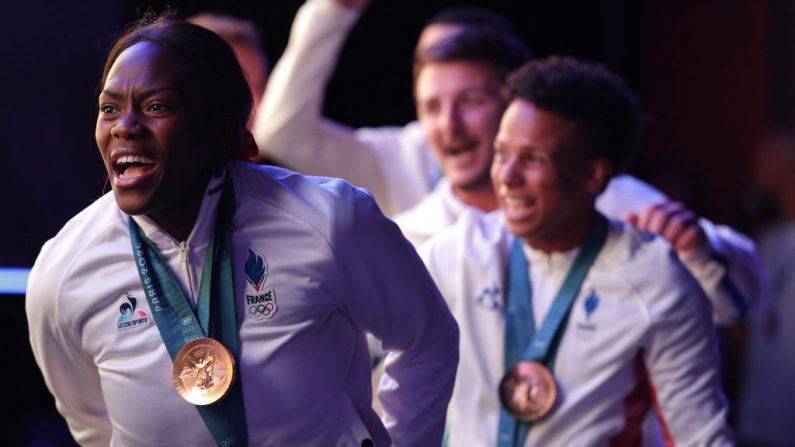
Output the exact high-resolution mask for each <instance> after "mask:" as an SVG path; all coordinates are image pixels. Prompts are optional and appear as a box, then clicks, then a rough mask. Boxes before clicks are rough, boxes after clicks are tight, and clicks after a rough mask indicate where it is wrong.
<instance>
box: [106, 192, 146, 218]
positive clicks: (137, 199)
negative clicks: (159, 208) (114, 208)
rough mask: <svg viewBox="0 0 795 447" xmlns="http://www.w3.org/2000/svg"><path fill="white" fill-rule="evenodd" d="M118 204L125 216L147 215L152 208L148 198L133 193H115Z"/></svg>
mask: <svg viewBox="0 0 795 447" xmlns="http://www.w3.org/2000/svg"><path fill="white" fill-rule="evenodd" d="M114 193H115V197H116V204H117V205H118V206H119V209H121V210H122V211H123V212H124V213H125V214H129V215H131V216H138V215H141V214H146V213H147V212H148V210H149V209H150V208H151V206H150V200H149V197H148V196H146V197H145V196H142V195H141V194H136V193H132V192H129V191H114Z"/></svg>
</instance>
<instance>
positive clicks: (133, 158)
mask: <svg viewBox="0 0 795 447" xmlns="http://www.w3.org/2000/svg"><path fill="white" fill-rule="evenodd" d="M116 163H117V164H122V163H143V164H154V163H155V161H154V160H152V159H151V158H148V157H144V156H142V155H122V156H121V157H119V159H118V160H116Z"/></svg>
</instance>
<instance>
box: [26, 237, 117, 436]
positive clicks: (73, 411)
mask: <svg viewBox="0 0 795 447" xmlns="http://www.w3.org/2000/svg"><path fill="white" fill-rule="evenodd" d="M47 248H48V247H47V246H46V245H45V249H44V250H43V251H42V252H44V251H46V249H47ZM56 264H58V265H56ZM63 267H64V266H63V265H61V264H59V263H47V262H46V261H45V260H44V259H42V256H40V257H39V260H38V261H37V262H36V265H34V267H33V270H32V271H31V273H30V278H29V280H28V288H27V296H26V301H25V311H26V313H27V319H28V327H29V331H30V344H31V348H32V349H33V356H34V358H35V359H36V362H37V363H38V365H39V368H40V369H41V373H42V375H43V376H44V382H45V384H46V385H47V388H48V389H49V390H50V393H52V395H53V396H54V397H55V405H56V407H57V409H58V412H59V413H61V415H62V416H63V417H64V418H65V419H66V422H67V424H68V426H69V430H70V431H71V433H72V436H74V438H75V441H77V443H78V444H80V445H81V446H108V445H109V444H110V440H111V429H110V427H111V423H110V419H109V417H108V412H107V409H106V407H105V401H104V398H103V396H102V389H101V385H100V380H99V373H98V371H97V368H96V366H95V365H94V362H93V361H92V360H91V358H89V357H88V356H87V355H86V353H85V352H84V351H83V350H82V348H81V343H80V340H79V337H78V336H77V334H75V333H74V332H73V331H72V329H73V326H74V325H70V324H65V323H64V322H63V321H62V319H61V316H62V313H61V311H62V309H61V306H60V303H61V301H60V298H61V296H60V290H59V289H60V288H59V285H60V284H58V281H57V279H58V278H59V277H60V273H58V271H59V269H62V268H63Z"/></svg>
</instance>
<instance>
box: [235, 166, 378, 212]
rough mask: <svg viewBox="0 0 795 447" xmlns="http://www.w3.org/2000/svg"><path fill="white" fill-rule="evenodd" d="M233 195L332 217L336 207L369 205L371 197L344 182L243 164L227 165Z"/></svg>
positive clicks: (287, 208)
mask: <svg viewBox="0 0 795 447" xmlns="http://www.w3.org/2000/svg"><path fill="white" fill-rule="evenodd" d="M230 171H231V172H232V178H233V182H234V183H235V193H236V196H237V197H239V198H241V199H244V200H245V201H246V203H247V204H248V202H255V203H256V202H261V203H268V204H271V205H273V206H276V207H279V208H282V209H285V210H293V211H295V212H300V211H301V210H302V209H306V210H315V211H317V212H323V213H325V214H333V213H334V210H335V208H336V207H338V206H345V205H346V204H347V203H349V201H353V203H354V204H357V203H360V202H372V200H373V199H372V196H371V195H370V194H369V193H368V192H367V191H365V190H363V189H361V188H357V187H355V186H353V185H351V184H350V183H348V182H347V181H345V180H341V179H338V178H333V177H315V176H306V175H303V174H299V173H297V172H295V171H291V170H289V169H284V168H279V167H275V166H264V165H256V164H252V163H247V162H234V163H232V164H230Z"/></svg>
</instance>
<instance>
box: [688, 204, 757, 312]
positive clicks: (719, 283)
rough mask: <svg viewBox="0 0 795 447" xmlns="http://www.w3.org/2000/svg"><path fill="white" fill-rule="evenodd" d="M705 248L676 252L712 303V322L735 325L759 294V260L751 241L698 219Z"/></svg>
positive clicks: (725, 228) (750, 307) (729, 230)
mask: <svg viewBox="0 0 795 447" xmlns="http://www.w3.org/2000/svg"><path fill="white" fill-rule="evenodd" d="M699 225H701V228H703V229H704V232H705V233H706V235H707V240H708V241H709V246H708V247H707V250H703V251H700V252H696V253H693V254H690V255H680V258H681V260H682V262H683V263H684V264H685V266H686V267H687V268H688V270H690V273H692V274H693V276H695V277H696V279H697V280H698V282H699V284H700V285H701V287H702V289H704V291H705V292H706V294H707V296H708V297H709V299H710V301H711V302H712V318H713V321H714V322H715V324H718V325H720V326H730V325H733V324H736V323H737V322H739V321H740V320H742V319H743V318H745V316H746V315H747V314H748V313H749V312H750V311H752V310H754V309H756V308H757V307H758V306H759V305H760V303H761V301H762V297H763V290H764V284H763V281H762V276H763V273H762V267H761V265H762V263H761V260H760V259H759V255H758V254H757V251H756V246H755V245H754V243H753V242H752V241H751V240H750V239H748V238H747V237H745V236H743V235H742V234H740V233H738V232H736V231H734V230H733V229H731V228H729V227H727V226H724V225H715V224H713V223H712V222H710V221H708V220H706V219H701V220H700V221H699Z"/></svg>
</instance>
